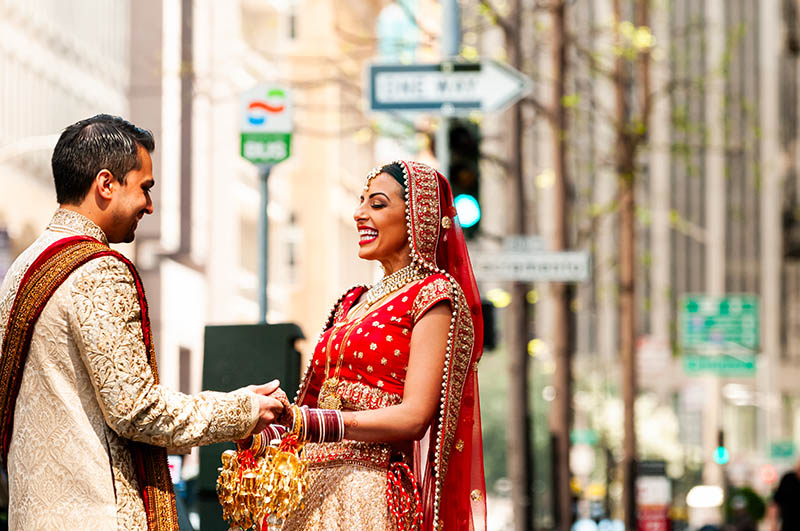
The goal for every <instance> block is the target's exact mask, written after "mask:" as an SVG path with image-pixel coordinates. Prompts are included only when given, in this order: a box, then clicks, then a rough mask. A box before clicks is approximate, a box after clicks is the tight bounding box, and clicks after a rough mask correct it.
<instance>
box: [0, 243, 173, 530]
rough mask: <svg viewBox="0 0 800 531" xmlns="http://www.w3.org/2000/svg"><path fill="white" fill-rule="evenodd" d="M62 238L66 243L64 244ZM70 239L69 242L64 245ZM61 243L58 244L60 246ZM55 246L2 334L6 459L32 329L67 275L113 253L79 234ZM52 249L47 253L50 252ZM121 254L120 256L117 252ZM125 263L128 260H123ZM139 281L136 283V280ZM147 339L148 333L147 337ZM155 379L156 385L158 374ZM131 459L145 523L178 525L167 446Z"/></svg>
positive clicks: (143, 449)
mask: <svg viewBox="0 0 800 531" xmlns="http://www.w3.org/2000/svg"><path fill="white" fill-rule="evenodd" d="M62 242H63V243H62ZM66 242H69V243H66ZM59 246H60V247H59ZM53 247H54V248H56V249H57V250H56V251H55V252H52V254H50V255H49V256H47V257H46V258H45V259H44V260H37V261H36V262H35V263H34V265H32V266H31V268H30V269H29V271H28V273H27V274H26V278H27V280H25V279H23V281H24V282H23V283H22V284H21V285H20V286H19V289H18V291H17V295H16V298H15V301H14V305H13V307H12V310H11V314H10V315H9V319H8V326H7V327H6V333H5V335H4V338H3V348H2V352H3V355H2V358H0V420H2V423H0V454H1V456H2V459H3V462H6V461H7V459H8V446H9V442H10V438H11V431H12V426H13V420H14V416H13V409H14V406H15V403H16V399H17V391H18V389H19V386H20V380H21V378H22V371H23V368H24V366H25V361H26V358H27V351H28V344H29V340H30V335H31V334H32V333H33V327H34V326H35V323H36V321H37V319H38V317H39V314H40V312H41V311H42V309H43V308H44V306H45V305H46V304H47V302H48V301H49V299H50V297H51V296H52V295H53V294H54V292H55V291H56V290H57V289H58V287H59V286H60V285H61V284H62V283H63V282H64V280H66V278H67V277H68V276H69V275H71V274H72V273H73V271H75V269H77V268H78V267H80V266H81V265H83V264H84V263H85V262H86V261H88V260H90V259H92V258H96V257H99V256H103V255H110V256H114V255H115V254H116V253H115V252H114V251H111V250H110V249H109V248H108V246H106V245H104V244H102V243H100V242H98V241H96V240H94V239H83V240H79V239H77V237H73V238H71V239H64V240H61V241H60V242H58V243H57V244H54V246H53ZM50 252H51V248H48V250H47V251H46V253H50ZM118 258H121V257H120V256H118ZM124 261H125V260H124ZM125 264H126V265H127V266H128V268H129V269H130V272H131V274H132V275H134V277H136V276H137V273H136V270H135V269H134V268H133V265H132V264H130V263H129V262H127V261H125ZM137 285H139V284H138V282H137ZM138 295H139V302H140V304H141V305H142V307H143V308H144V307H145V304H146V303H145V301H144V293H143V292H141V291H140V292H139V293H138ZM142 326H143V328H145V329H146V332H149V326H150V325H149V321H148V320H147V315H146V312H143V319H142ZM145 337H146V338H147V339H149V333H147V334H146V336H145ZM147 346H148V350H149V363H150V366H151V367H152V368H153V372H154V375H157V373H156V370H155V353H154V351H153V348H152V342H151V341H147ZM156 383H158V380H157V376H156ZM131 451H132V457H133V460H134V463H135V465H136V469H137V470H136V474H137V479H138V482H139V486H140V488H141V489H142V497H143V500H144V505H145V511H146V514H147V526H148V528H149V529H151V530H170V529H175V528H176V527H177V524H178V513H177V510H176V508H175V494H174V493H173V489H172V480H171V478H170V474H169V469H168V468H167V455H166V451H165V449H164V448H160V447H156V446H151V445H144V444H133V445H132V446H131Z"/></svg>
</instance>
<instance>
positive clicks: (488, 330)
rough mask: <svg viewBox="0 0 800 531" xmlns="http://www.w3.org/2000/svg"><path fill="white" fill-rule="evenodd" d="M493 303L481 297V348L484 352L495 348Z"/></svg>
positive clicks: (495, 324) (495, 326)
mask: <svg viewBox="0 0 800 531" xmlns="http://www.w3.org/2000/svg"><path fill="white" fill-rule="evenodd" d="M494 312H495V307H494V304H492V303H491V302H489V301H487V300H483V299H481V313H482V314H483V350H484V352H486V351H489V350H494V349H496V348H497V322H496V319H495V313H494Z"/></svg>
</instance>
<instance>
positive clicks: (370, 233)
mask: <svg viewBox="0 0 800 531" xmlns="http://www.w3.org/2000/svg"><path fill="white" fill-rule="evenodd" d="M358 236H359V240H358V244H359V245H361V246H364V245H367V244H369V243H372V242H374V241H375V240H377V239H378V231H377V230H375V229H373V228H372V227H358Z"/></svg>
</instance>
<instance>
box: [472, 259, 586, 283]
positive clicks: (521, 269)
mask: <svg viewBox="0 0 800 531" xmlns="http://www.w3.org/2000/svg"><path fill="white" fill-rule="evenodd" d="M472 268H473V270H474V271H475V277H476V278H478V280H484V281H486V280H488V281H515V280H516V281H522V282H539V281H549V282H584V281H586V280H588V279H589V276H590V269H591V268H590V260H589V253H588V252H587V251H564V252H535V253H519V252H509V251H499V252H496V253H476V254H474V255H473V256H472Z"/></svg>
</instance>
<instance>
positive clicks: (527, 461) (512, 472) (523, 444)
mask: <svg viewBox="0 0 800 531" xmlns="http://www.w3.org/2000/svg"><path fill="white" fill-rule="evenodd" d="M521 12H522V1H521V0H514V1H513V4H512V16H511V17H509V22H510V25H511V31H507V32H506V35H505V37H506V49H507V50H509V55H510V57H509V59H510V62H511V65H512V66H513V67H514V68H516V69H518V70H521V69H522V50H521V42H520V19H521V18H522V17H521ZM509 115H510V123H509V148H510V153H509V163H510V167H509V174H510V177H511V178H512V179H513V183H514V200H513V203H512V204H513V205H514V210H515V219H514V223H513V225H514V226H513V228H512V233H513V232H516V233H517V234H520V235H524V234H526V233H527V228H528V227H527V221H526V217H525V188H524V185H523V179H522V109H521V106H520V105H519V104H516V105H514V106H513V107H512V108H511V110H510V111H509ZM528 289H529V286H528V285H527V284H525V283H522V282H515V283H514V285H513V286H512V288H511V301H512V302H511V305H510V307H509V321H510V323H509V329H510V332H511V333H510V335H509V341H508V345H509V353H508V355H509V364H508V368H509V411H508V418H509V425H508V473H509V478H510V480H511V503H512V507H513V512H514V528H515V529H516V530H517V531H528V530H530V529H533V516H534V513H533V503H534V496H533V492H532V485H533V470H534V468H533V467H534V463H533V449H532V444H531V420H530V419H531V411H530V389H529V385H528V372H529V370H528V369H529V356H528V340H529V336H530V330H529V314H528V304H527V300H526V295H527V292H528Z"/></svg>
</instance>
